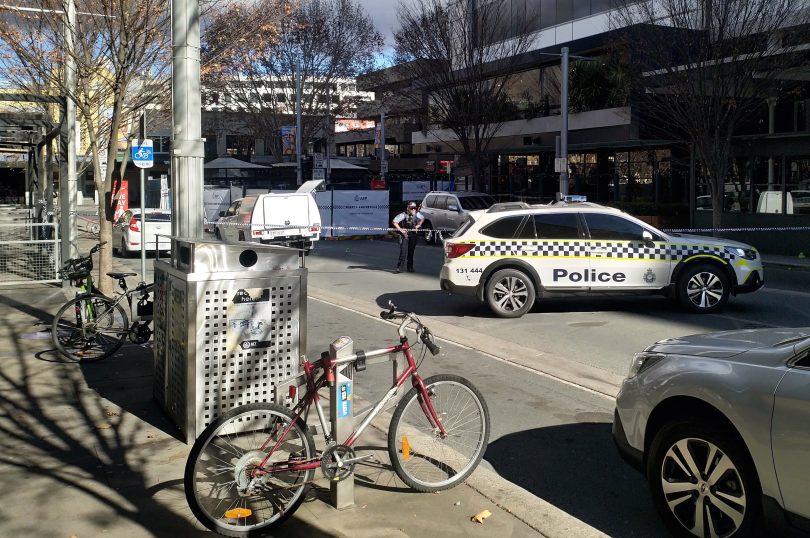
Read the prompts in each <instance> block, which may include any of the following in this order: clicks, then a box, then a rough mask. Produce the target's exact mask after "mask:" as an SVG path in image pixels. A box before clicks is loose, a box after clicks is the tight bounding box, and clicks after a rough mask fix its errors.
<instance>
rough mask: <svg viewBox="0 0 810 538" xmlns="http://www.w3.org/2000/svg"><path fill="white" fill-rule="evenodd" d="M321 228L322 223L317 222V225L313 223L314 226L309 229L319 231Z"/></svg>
mask: <svg viewBox="0 0 810 538" xmlns="http://www.w3.org/2000/svg"><path fill="white" fill-rule="evenodd" d="M320 229H321V225H320V224H315V225H313V226H310V227H309V231H310V232H317V231H318V230H320Z"/></svg>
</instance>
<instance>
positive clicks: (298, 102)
mask: <svg viewBox="0 0 810 538" xmlns="http://www.w3.org/2000/svg"><path fill="white" fill-rule="evenodd" d="M295 159H296V163H297V165H296V170H297V174H296V181H297V182H298V185H299V186H300V185H301V184H302V183H303V182H304V180H303V174H304V171H303V170H301V59H300V58H299V59H298V60H297V61H296V64H295Z"/></svg>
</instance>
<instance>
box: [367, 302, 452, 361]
mask: <svg viewBox="0 0 810 538" xmlns="http://www.w3.org/2000/svg"><path fill="white" fill-rule="evenodd" d="M380 317H381V318H382V319H384V320H386V321H391V320H394V319H402V320H404V322H405V323H407V322H408V321H411V322H414V323H416V325H417V327H416V332H417V334H419V339H420V340H421V341H422V343H423V344H425V346H427V348H428V349H429V350H430V352H431V353H432V354H433V355H438V354H439V352H440V351H441V347H439V346H438V345H436V342H435V341H434V340H433V333H431V332H430V329H428V328H427V327H426V326H425V325H424V324H423V323H422V322H421V321H420V320H419V318H418V317H416V315H415V314H414V313H413V312H407V311H405V310H399V309H397V306H396V305H395V304H394V303H393V302H392V301H388V310H383V311H382V312H380Z"/></svg>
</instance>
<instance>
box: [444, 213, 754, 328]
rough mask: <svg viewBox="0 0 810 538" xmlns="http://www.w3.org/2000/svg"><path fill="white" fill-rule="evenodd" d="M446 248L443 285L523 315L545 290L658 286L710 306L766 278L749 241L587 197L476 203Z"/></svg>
mask: <svg viewBox="0 0 810 538" xmlns="http://www.w3.org/2000/svg"><path fill="white" fill-rule="evenodd" d="M572 200H573V198H572ZM444 253H445V257H444V265H443V266H442V269H441V273H440V277H439V278H440V285H441V288H442V289H443V290H448V291H450V292H452V293H459V294H467V295H472V296H475V297H477V298H478V299H479V300H481V301H486V302H487V304H488V305H489V307H490V308H491V309H492V311H493V312H494V313H495V314H496V315H498V316H501V317H520V316H522V315H523V314H525V313H526V312H528V311H529V310H530V309H531V308H532V305H533V304H534V302H535V300H536V299H538V298H542V297H543V296H546V295H552V294H575V295H583V294H594V295H596V294H599V295H608V294H624V295H627V294H663V295H667V296H669V297H672V298H676V299H678V300H679V301H680V303H681V304H682V305H683V306H684V307H685V308H687V309H689V310H691V311H693V312H699V313H707V312H716V311H717V310H720V309H721V308H723V306H724V305H725V304H726V302H727V301H728V299H729V297H730V296H731V295H732V294H738V293H747V292H753V291H756V290H758V289H759V288H761V287H762V285H763V283H764V281H765V280H764V273H763V270H762V258H761V257H760V256H759V253H758V252H757V250H756V249H755V248H754V247H752V246H751V245H746V244H745V243H739V242H736V241H731V240H728V239H721V238H715V237H703V236H698V235H681V234H676V233H672V234H667V233H664V232H662V231H661V230H658V229H656V228H654V227H652V226H650V225H649V224H647V223H645V222H643V221H641V220H639V219H636V218H634V217H632V216H630V215H628V214H627V213H624V212H622V211H619V210H618V209H614V208H611V207H605V206H601V205H598V204H593V203H589V202H587V201H585V202H583V201H571V202H559V203H555V204H550V205H532V206H530V205H528V204H525V203H523V202H512V203H504V204H495V205H494V206H492V207H490V208H489V209H488V210H486V211H473V212H471V213H470V215H469V217H468V219H467V221H466V222H465V223H464V225H463V226H462V227H461V228H460V229H459V230H458V231H457V232H456V233H455V235H453V237H452V238H450V239H448V240H446V241H445V242H444Z"/></svg>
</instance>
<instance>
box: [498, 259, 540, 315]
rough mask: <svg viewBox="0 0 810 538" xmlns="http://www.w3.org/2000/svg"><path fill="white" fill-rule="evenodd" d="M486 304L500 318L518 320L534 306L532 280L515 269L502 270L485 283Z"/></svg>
mask: <svg viewBox="0 0 810 538" xmlns="http://www.w3.org/2000/svg"><path fill="white" fill-rule="evenodd" d="M486 291H487V293H486V299H487V304H489V307H490V308H491V309H492V311H493V312H495V314H496V315H498V316H499V317H502V318H519V317H520V316H522V315H523V314H525V313H526V312H528V311H529V310H531V308H532V306H533V305H534V299H535V290H534V284H533V283H532V279H531V278H529V277H528V276H527V275H526V274H525V273H523V272H521V271H518V270H517V269H502V270H500V271H497V272H496V273H495V274H493V275H492V276H491V277H490V279H489V281H488V282H487V290H486Z"/></svg>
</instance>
